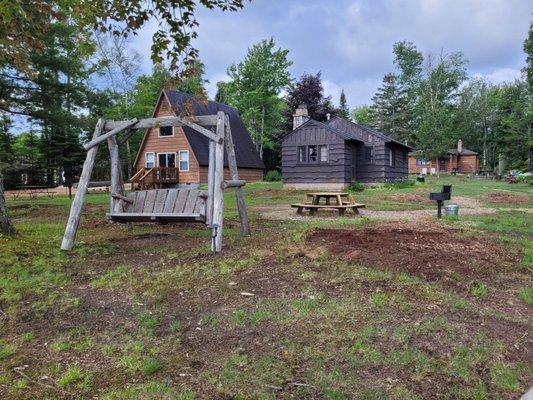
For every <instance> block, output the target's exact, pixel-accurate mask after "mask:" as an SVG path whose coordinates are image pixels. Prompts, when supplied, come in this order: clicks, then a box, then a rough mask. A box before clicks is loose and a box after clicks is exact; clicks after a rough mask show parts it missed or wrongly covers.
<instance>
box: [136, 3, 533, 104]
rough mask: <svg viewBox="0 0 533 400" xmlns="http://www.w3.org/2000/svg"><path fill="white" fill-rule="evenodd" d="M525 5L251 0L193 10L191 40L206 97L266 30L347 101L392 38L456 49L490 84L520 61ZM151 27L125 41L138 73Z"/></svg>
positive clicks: (354, 100) (375, 69) (364, 92)
mask: <svg viewBox="0 0 533 400" xmlns="http://www.w3.org/2000/svg"><path fill="white" fill-rule="evenodd" d="M532 11H533V3H531V1H527V0H366V1H354V0H252V2H251V3H247V4H246V7H245V9H244V10H241V11H239V12H237V13H231V14H230V13H222V12H213V11H209V10H205V9H201V10H200V12H199V18H198V19H199V22H200V28H199V30H198V33H199V37H198V39H197V41H196V43H195V46H196V47H197V48H198V49H199V50H200V57H201V59H202V61H203V62H204V63H205V65H206V72H207V78H208V79H209V80H210V84H209V85H208V91H209V94H210V95H211V96H214V93H215V84H216V82H217V81H220V80H225V79H227V76H226V73H225V71H226V68H227V67H228V65H230V64H231V63H232V62H238V61H240V60H242V59H243V58H244V56H245V54H246V51H247V49H248V48H249V47H250V46H252V45H253V44H255V43H257V42H258V41H260V40H261V39H265V38H269V37H271V36H272V37H274V39H275V41H276V44H277V45H278V46H280V47H282V48H284V49H288V50H289V51H290V52H289V57H290V59H291V60H292V61H293V63H294V64H293V66H292V67H291V73H292V74H293V76H294V77H299V76H300V75H302V74H303V73H304V72H309V73H316V72H318V71H321V72H322V76H323V79H324V87H325V90H326V92H327V94H329V95H331V96H332V97H333V100H334V101H335V102H337V101H338V97H339V94H340V90H341V88H343V89H344V90H345V92H346V95H347V97H348V102H349V105H350V106H351V107H355V106H357V105H360V104H365V103H368V102H369V101H370V99H371V97H372V95H373V94H374V92H375V90H376V88H377V87H378V86H379V84H380V81H381V78H382V77H383V74H384V73H386V72H390V71H392V69H393V65H392V45H393V43H394V42H396V41H399V40H408V41H411V42H413V43H415V44H416V46H417V47H418V48H419V49H420V50H421V51H422V52H423V53H424V54H427V53H429V52H432V53H439V52H440V51H441V50H444V52H450V51H456V50H460V51H462V52H463V53H464V54H465V56H466V58H467V59H468V60H469V66H468V69H469V73H470V74H471V75H479V76H485V77H487V78H488V79H489V80H491V81H492V82H494V83H501V82H503V81H506V80H512V79H514V78H515V77H517V76H519V74H520V69H521V68H523V66H524V64H525V55H524V53H523V51H522V44H523V41H524V39H525V37H526V35H527V31H528V26H529V22H530V20H532V14H531V13H532ZM152 32H153V26H152V27H147V29H145V30H144V31H143V32H141V34H140V35H139V36H138V37H136V38H135V39H134V40H133V42H132V46H133V47H134V48H135V49H136V50H137V51H139V52H140V53H141V54H142V55H143V56H144V59H145V63H144V65H143V69H144V71H145V72H149V71H150V69H151V63H150V61H149V49H150V44H151V34H152Z"/></svg>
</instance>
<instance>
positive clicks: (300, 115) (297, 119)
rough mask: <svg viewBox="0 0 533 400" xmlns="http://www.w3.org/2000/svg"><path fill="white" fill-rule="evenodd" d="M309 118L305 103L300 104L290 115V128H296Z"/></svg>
mask: <svg viewBox="0 0 533 400" xmlns="http://www.w3.org/2000/svg"><path fill="white" fill-rule="evenodd" d="M308 119H309V114H308V113H307V104H300V105H299V106H298V108H297V109H296V111H295V112H294V114H293V115H292V129H296V128H298V127H299V126H300V125H302V124H304V123H305V122H306V121H307V120H308Z"/></svg>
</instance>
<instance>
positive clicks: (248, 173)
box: [200, 166, 263, 183]
mask: <svg viewBox="0 0 533 400" xmlns="http://www.w3.org/2000/svg"><path fill="white" fill-rule="evenodd" d="M237 170H238V172H239V179H243V180H245V181H246V182H260V181H262V180H263V170H262V169H256V168H237ZM224 179H225V180H230V179H231V175H230V172H229V168H228V167H224ZM200 183H207V167H203V166H201V167H200Z"/></svg>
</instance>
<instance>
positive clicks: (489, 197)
mask: <svg viewBox="0 0 533 400" xmlns="http://www.w3.org/2000/svg"><path fill="white" fill-rule="evenodd" d="M483 199H484V200H485V201H488V202H489V203H531V202H533V197H532V196H528V195H527V194H518V193H510V192H491V193H487V194H486V195H484V196H483Z"/></svg>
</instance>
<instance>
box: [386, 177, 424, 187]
mask: <svg viewBox="0 0 533 400" xmlns="http://www.w3.org/2000/svg"><path fill="white" fill-rule="evenodd" d="M415 183H416V181H413V180H411V179H398V180H396V181H392V182H387V183H385V185H383V186H384V187H386V188H389V189H405V188H409V187H412V186H414V185H415Z"/></svg>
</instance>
